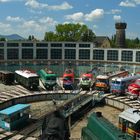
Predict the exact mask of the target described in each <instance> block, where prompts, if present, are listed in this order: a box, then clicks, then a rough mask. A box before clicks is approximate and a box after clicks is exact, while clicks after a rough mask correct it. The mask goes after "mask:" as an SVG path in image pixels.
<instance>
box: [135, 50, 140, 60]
mask: <svg viewBox="0 0 140 140" xmlns="http://www.w3.org/2000/svg"><path fill="white" fill-rule="evenodd" d="M136 62H140V51H137V52H136Z"/></svg>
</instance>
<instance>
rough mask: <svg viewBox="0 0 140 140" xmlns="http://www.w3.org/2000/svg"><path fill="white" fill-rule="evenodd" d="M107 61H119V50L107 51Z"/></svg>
mask: <svg viewBox="0 0 140 140" xmlns="http://www.w3.org/2000/svg"><path fill="white" fill-rule="evenodd" d="M107 60H113V61H118V51H117V50H108V51H107Z"/></svg>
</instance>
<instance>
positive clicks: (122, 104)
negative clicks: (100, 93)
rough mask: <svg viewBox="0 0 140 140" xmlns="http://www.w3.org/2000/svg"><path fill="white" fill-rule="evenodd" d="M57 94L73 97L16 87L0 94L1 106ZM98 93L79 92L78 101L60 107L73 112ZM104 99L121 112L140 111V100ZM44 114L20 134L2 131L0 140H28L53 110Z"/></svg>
mask: <svg viewBox="0 0 140 140" xmlns="http://www.w3.org/2000/svg"><path fill="white" fill-rule="evenodd" d="M56 92H57V94H56V97H58V98H59V96H60V95H62V94H63V97H64V96H69V97H65V100H67V99H68V98H70V96H71V95H70V94H71V93H72V92H71V91H65V93H64V91H61V90H59V91H45V90H42V91H29V90H27V89H25V88H24V87H22V86H20V85H16V86H15V87H14V88H12V89H11V90H8V91H1V92H0V94H1V96H0V105H2V104H4V103H5V102H7V101H8V100H13V99H18V98H21V100H19V101H22V100H24V98H25V97H30V96H36V95H37V97H39V96H41V95H44V96H48V99H49V100H52V99H53V98H54V97H55V93H56ZM74 92H75V91H74ZM60 93H61V94H60ZM66 93H68V94H66ZM96 93H97V91H79V97H76V98H77V100H75V101H74V100H71V101H69V100H68V101H66V102H65V103H62V104H60V106H59V107H60V108H63V107H64V106H65V105H66V104H67V105H68V106H70V107H71V108H72V107H73V108H72V110H74V109H75V107H76V105H77V102H80V101H83V102H86V98H85V97H86V95H88V96H92V95H95V94H96ZM72 96H73V97H74V96H75V95H72ZM72 96H71V97H72ZM43 98H44V97H43ZM103 98H105V101H106V103H107V104H108V105H111V106H113V107H115V108H118V109H121V110H123V109H127V108H130V107H132V108H136V109H140V102H139V101H138V100H132V99H130V98H129V97H128V96H120V97H117V96H115V95H112V94H105V96H104V97H103ZM35 100H37V99H35ZM87 100H88V99H87ZM89 100H91V99H89ZM19 101H18V102H19ZM28 101H30V100H29V99H28ZM43 112H45V113H41V114H40V115H36V116H37V117H36V121H35V122H32V124H31V125H30V126H27V127H26V128H24V129H23V130H20V131H18V132H11V133H10V132H9V133H8V132H6V131H4V130H0V140H1V139H5V140H8V139H9V137H10V140H20V139H23V140H26V139H28V137H29V136H30V135H31V134H32V133H34V132H35V131H37V130H38V128H40V127H41V124H42V121H43V117H44V116H46V114H47V115H49V114H50V113H52V112H53V109H51V110H50V111H48V112H46V111H43ZM34 115H35V114H34ZM38 120H39V121H38ZM37 121H38V122H37ZM12 137H13V139H12ZM30 138H31V140H32V139H33V140H34V139H35V138H34V137H30Z"/></svg>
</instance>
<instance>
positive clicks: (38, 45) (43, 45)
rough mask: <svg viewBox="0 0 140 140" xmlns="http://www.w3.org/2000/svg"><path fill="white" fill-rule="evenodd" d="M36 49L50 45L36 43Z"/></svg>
mask: <svg viewBox="0 0 140 140" xmlns="http://www.w3.org/2000/svg"><path fill="white" fill-rule="evenodd" d="M36 47H48V43H36Z"/></svg>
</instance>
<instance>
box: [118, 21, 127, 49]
mask: <svg viewBox="0 0 140 140" xmlns="http://www.w3.org/2000/svg"><path fill="white" fill-rule="evenodd" d="M126 27H127V24H126V23H122V22H118V23H116V24H115V28H116V45H117V47H119V48H126V46H125V29H126Z"/></svg>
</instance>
